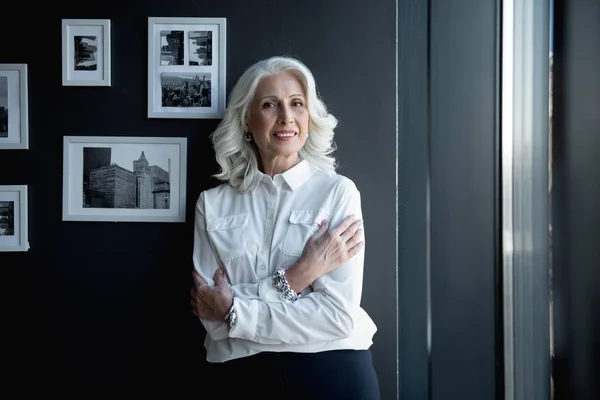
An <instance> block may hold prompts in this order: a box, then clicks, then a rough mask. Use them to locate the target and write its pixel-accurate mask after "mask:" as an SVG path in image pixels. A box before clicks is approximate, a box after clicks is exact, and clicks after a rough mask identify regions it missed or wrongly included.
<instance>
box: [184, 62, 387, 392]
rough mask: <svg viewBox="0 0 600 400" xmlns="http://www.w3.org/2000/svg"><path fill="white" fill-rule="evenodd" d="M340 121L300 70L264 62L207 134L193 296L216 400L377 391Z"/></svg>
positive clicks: (354, 192) (356, 200)
mask: <svg viewBox="0 0 600 400" xmlns="http://www.w3.org/2000/svg"><path fill="white" fill-rule="evenodd" d="M336 125H337V119H336V118H335V117H334V116H333V115H332V114H330V113H329V112H328V111H327V108H326V106H325V104H324V103H323V101H322V100H321V99H319V96H318V94H317V90H316V85H315V80H314V77H313V75H312V73H311V72H310V70H309V69H308V68H307V67H306V66H305V65H304V64H303V63H301V62H300V61H298V60H297V59H295V58H291V57H272V58H269V59H266V60H262V61H259V62H257V63H256V64H254V65H252V66H251V67H250V68H248V69H247V70H246V71H245V72H244V73H243V75H242V76H241V77H240V78H239V80H238V82H237V83H236V85H235V87H234V88H233V89H232V92H231V95H230V100H229V104H228V107H227V110H226V113H225V117H224V119H223V120H222V121H221V123H220V124H219V126H218V127H217V129H216V130H215V132H213V134H212V135H211V138H212V142H213V146H214V149H215V153H216V160H217V162H218V164H219V166H220V172H219V173H218V174H216V178H218V179H220V180H222V181H223V183H222V184H220V185H219V186H217V187H215V188H212V189H209V190H206V191H203V192H202V193H201V194H200V196H199V198H198V201H197V203H196V217H195V218H196V221H195V232H194V250H193V263H194V271H193V272H192V275H193V279H194V285H193V288H192V290H191V300H190V301H191V305H192V310H193V313H194V314H195V315H196V316H198V317H199V318H200V320H201V322H202V324H203V325H204V327H205V329H206V331H207V335H206V338H205V343H204V344H205V347H206V356H207V361H208V362H209V364H208V365H209V366H208V371H209V374H208V376H206V377H205V379H206V382H207V383H209V384H212V385H218V384H219V382H222V383H224V384H226V386H224V387H222V390H223V395H224V396H225V398H237V396H245V397H248V396H250V397H253V396H254V395H257V396H259V398H262V399H265V398H268V399H271V398H272V399H296V398H298V399H300V398H302V399H306V398H311V399H357V400H377V399H379V396H380V394H379V386H378V381H377V376H376V373H375V370H374V367H373V362H372V357H371V353H370V346H371V345H372V339H373V336H374V334H375V332H376V330H377V328H376V326H375V324H374V323H373V321H372V320H371V318H370V317H369V316H368V315H367V313H366V312H365V311H364V310H363V309H362V308H361V305H360V303H361V295H362V285H363V262H364V239H363V237H364V235H363V231H362V210H361V198H360V192H359V191H358V189H357V188H356V186H355V184H354V183H353V182H352V181H351V180H350V179H349V178H347V177H344V176H342V175H340V174H338V173H337V172H336V171H335V168H336V160H335V158H334V157H333V156H332V153H333V151H334V150H335V149H334V144H333V143H334V142H333V136H334V129H335V127H336Z"/></svg>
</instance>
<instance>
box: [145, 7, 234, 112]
mask: <svg viewBox="0 0 600 400" xmlns="http://www.w3.org/2000/svg"><path fill="white" fill-rule="evenodd" d="M226 22H227V21H226V18H159V17H149V18H148V118H208V119H220V118H223V116H224V115H225V102H226V99H225V97H226V86H225V85H226V80H225V78H226V75H225V74H226V63H227V54H226V43H227V42H226V40H227V37H226Z"/></svg>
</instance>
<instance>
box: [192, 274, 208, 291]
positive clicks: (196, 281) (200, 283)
mask: <svg viewBox="0 0 600 400" xmlns="http://www.w3.org/2000/svg"><path fill="white" fill-rule="evenodd" d="M192 279H193V280H194V284H195V285H196V286H198V287H203V286H206V282H204V280H203V279H202V277H201V276H200V274H199V273H198V272H196V270H193V271H192Z"/></svg>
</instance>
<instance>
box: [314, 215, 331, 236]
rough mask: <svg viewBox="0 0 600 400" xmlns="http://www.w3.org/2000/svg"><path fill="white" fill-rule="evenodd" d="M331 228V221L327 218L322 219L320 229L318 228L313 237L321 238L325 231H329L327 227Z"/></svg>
mask: <svg viewBox="0 0 600 400" xmlns="http://www.w3.org/2000/svg"><path fill="white" fill-rule="evenodd" d="M328 228H329V221H327V220H326V219H324V220H322V221H321V224H320V225H319V229H317V231H316V232H315V233H314V234H313V238H315V239H316V238H319V237H321V236H323V234H325V232H327V229H328Z"/></svg>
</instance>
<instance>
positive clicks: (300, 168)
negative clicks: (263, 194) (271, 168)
mask: <svg viewBox="0 0 600 400" xmlns="http://www.w3.org/2000/svg"><path fill="white" fill-rule="evenodd" d="M314 173H315V168H314V167H313V166H312V165H311V164H310V163H309V162H308V161H306V160H302V161H300V162H299V163H298V164H296V165H295V166H293V167H292V168H290V169H288V170H287V171H285V172H283V173H281V174H280V175H281V176H282V177H283V179H284V180H285V182H286V183H287V184H288V186H289V187H290V189H291V190H292V191H294V190H296V189H298V188H299V187H300V186H302V185H303V184H304V182H306V181H307V180H308V178H310V177H311V176H312V175H313V174H314ZM258 175H259V176H260V178H259V179H257V180H256V184H255V185H254V187H253V188H252V193H254V191H256V188H257V187H258V185H260V182H261V181H262V180H263V179H264V178H265V177H267V176H268V175H265V174H264V173H262V172H260V171H258Z"/></svg>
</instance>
